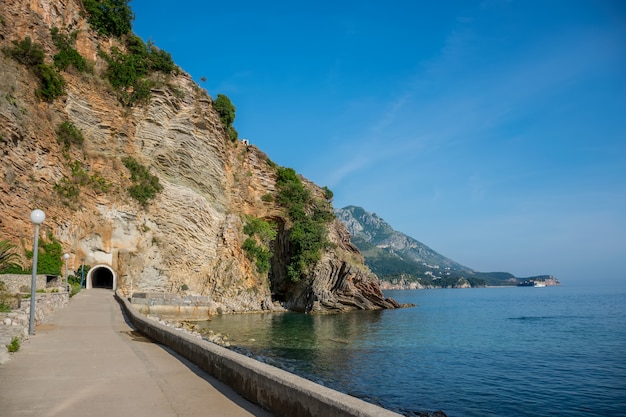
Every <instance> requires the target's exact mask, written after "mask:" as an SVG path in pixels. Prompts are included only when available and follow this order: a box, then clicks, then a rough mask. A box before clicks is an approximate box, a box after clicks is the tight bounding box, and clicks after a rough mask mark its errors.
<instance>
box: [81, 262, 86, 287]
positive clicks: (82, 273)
mask: <svg viewBox="0 0 626 417" xmlns="http://www.w3.org/2000/svg"><path fill="white" fill-rule="evenodd" d="M80 260H81V261H82V263H83V264H82V266H81V267H80V288H83V283H84V282H85V258H80Z"/></svg>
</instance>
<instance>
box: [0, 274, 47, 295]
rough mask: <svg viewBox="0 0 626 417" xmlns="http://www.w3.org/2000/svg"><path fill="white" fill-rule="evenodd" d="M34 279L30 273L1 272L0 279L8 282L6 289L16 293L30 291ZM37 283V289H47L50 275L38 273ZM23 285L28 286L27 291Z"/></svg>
mask: <svg viewBox="0 0 626 417" xmlns="http://www.w3.org/2000/svg"><path fill="white" fill-rule="evenodd" d="M32 280H33V276H32V275H29V274H1V275H0V281H2V282H4V283H5V284H6V290H7V292H8V293H10V294H16V293H18V292H29V291H30V284H31V282H32ZM36 282H37V284H36V285H35V290H45V289H46V285H47V282H48V276H47V275H45V274H43V275H37V281H36ZM22 287H24V288H27V289H26V291H22V289H21V288H22Z"/></svg>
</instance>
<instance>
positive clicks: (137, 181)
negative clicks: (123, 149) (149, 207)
mask: <svg viewBox="0 0 626 417" xmlns="http://www.w3.org/2000/svg"><path fill="white" fill-rule="evenodd" d="M122 162H123V163H124V166H125V167H126V168H127V169H128V170H129V171H130V180H131V181H132V182H133V185H131V186H130V187H129V188H128V193H129V194H130V196H131V197H132V198H134V199H135V200H137V201H138V202H139V203H141V204H143V205H146V204H147V203H148V201H149V200H151V199H153V198H154V197H156V195H157V194H158V193H160V192H161V191H162V190H163V186H162V185H161V184H160V183H159V178H158V177H157V176H155V175H152V174H150V171H149V170H148V168H146V167H144V166H143V165H141V164H140V163H139V162H137V161H136V160H135V158H133V157H130V156H129V157H126V158H122Z"/></svg>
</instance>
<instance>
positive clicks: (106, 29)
mask: <svg viewBox="0 0 626 417" xmlns="http://www.w3.org/2000/svg"><path fill="white" fill-rule="evenodd" d="M128 3H129V0H83V6H85V11H86V12H87V20H89V24H90V25H91V26H92V27H93V28H94V29H95V30H96V31H98V33H100V34H102V35H105V36H114V37H120V36H122V35H125V34H127V33H128V32H130V30H131V29H132V22H133V20H134V19H135V15H134V14H133V11H132V9H131V8H130V6H129V4H128Z"/></svg>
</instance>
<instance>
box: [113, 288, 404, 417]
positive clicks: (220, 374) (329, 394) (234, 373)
mask: <svg viewBox="0 0 626 417" xmlns="http://www.w3.org/2000/svg"><path fill="white" fill-rule="evenodd" d="M116 297H117V299H118V301H119V302H120V304H121V305H122V306H123V308H124V310H125V311H126V314H127V317H128V318H129V320H130V321H131V322H132V323H133V325H134V326H135V327H136V328H137V330H139V331H140V332H142V333H144V334H145V335H147V336H149V337H151V338H152V339H154V340H156V341H157V342H159V343H162V344H163V345H165V346H168V347H170V348H171V349H173V350H174V351H176V352H178V353H179V354H180V355H182V356H184V357H185V358H187V359H189V360H190V361H192V362H193V363H195V364H196V365H198V366H199V367H200V368H202V369H204V370H205V371H207V372H208V373H209V374H211V375H213V376H214V377H216V378H217V379H219V380H220V381H222V382H224V383H226V384H228V385H230V386H231V387H232V388H233V389H234V390H236V391H237V392H239V393H240V394H241V395H243V396H244V397H246V398H247V399H248V400H250V401H252V402H254V403H256V404H259V405H260V406H262V407H264V408H266V409H268V410H270V411H271V412H272V413H273V414H274V415H276V416H279V417H282V416H284V417H292V416H298V417H319V416H325V417H350V416H352V417H401V415H400V414H396V413H394V412H391V411H389V410H386V409H384V408H381V407H378V406H376V405H373V404H370V403H368V402H365V401H362V400H359V399H358V398H355V397H351V396H349V395H346V394H342V393H340V392H338V391H335V390H332V389H330V388H326V387H324V386H322V385H319V384H316V383H314V382H311V381H309V380H307V379H304V378H301V377H299V376H296V375H293V374H290V373H289V372H286V371H283V370H281V369H278V368H275V367H273V366H270V365H267V364H264V363H261V362H258V361H256V360H254V359H251V358H248V357H247V356H244V355H241V354H239V353H236V352H233V351H231V350H228V349H226V348H223V347H220V346H218V345H215V344H213V343H210V342H206V341H204V340H201V339H198V338H195V337H193V336H190V335H187V334H184V333H182V332H179V331H176V330H174V329H172V328H170V327H167V326H164V325H162V324H160V323H157V322H155V321H153V320H149V319H147V318H146V317H144V316H143V315H141V314H140V313H139V312H137V310H135V309H134V308H133V306H132V305H131V303H130V302H129V301H128V300H127V299H125V298H122V297H120V296H119V295H118V294H117V293H116Z"/></svg>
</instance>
